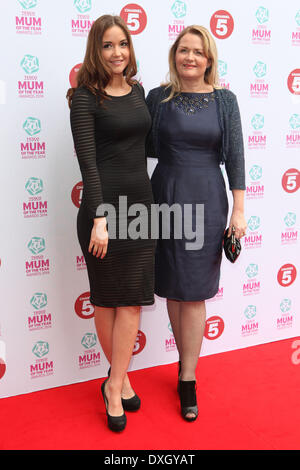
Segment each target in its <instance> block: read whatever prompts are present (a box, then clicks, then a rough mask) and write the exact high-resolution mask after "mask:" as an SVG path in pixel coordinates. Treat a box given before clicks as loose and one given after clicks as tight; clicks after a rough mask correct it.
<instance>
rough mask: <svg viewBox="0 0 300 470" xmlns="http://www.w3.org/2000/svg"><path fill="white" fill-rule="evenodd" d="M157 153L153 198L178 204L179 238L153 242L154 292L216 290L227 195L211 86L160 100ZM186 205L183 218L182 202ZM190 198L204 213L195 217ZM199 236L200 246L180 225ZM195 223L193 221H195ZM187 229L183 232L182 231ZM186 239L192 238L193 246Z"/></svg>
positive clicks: (173, 295) (196, 297) (180, 295)
mask: <svg viewBox="0 0 300 470" xmlns="http://www.w3.org/2000/svg"><path fill="white" fill-rule="evenodd" d="M158 133H159V143H160V144H159V159H158V164H157V166H156V168H155V170H154V173H153V175H152V188H153V194H154V199H155V202H156V203H157V204H159V205H161V204H164V203H166V204H168V205H169V206H172V205H173V204H177V205H179V206H180V207H181V209H182V214H183V215H184V217H183V218H182V235H183V236H182V238H178V239H177V238H176V237H175V236H174V232H172V231H171V237H170V239H167V238H165V239H164V238H163V237H162V236H160V239H159V240H158V243H157V252H156V265H155V293H156V294H157V295H159V296H160V297H166V298H168V299H173V300H180V301H201V300H205V299H209V298H211V297H214V295H215V294H216V293H217V292H218V287H219V280H220V265H221V258H222V238H223V234H224V230H225V228H226V221H227V214H228V201H227V194H226V188H225V182H224V178H223V175H222V172H221V169H220V166H219V161H220V149H221V144H222V132H221V129H220V125H219V120H218V112H217V103H216V99H215V92H212V93H181V94H180V95H179V96H177V97H175V98H173V99H172V100H170V101H169V102H167V103H165V104H164V105H163V110H162V116H161V120H160V125H159V129H158ZM185 204H186V205H190V207H191V217H190V220H188V217H186V214H189V213H188V212H185V209H184V205H185ZM196 204H199V205H201V204H202V205H203V208H204V219H203V218H201V217H200V218H199V219H198V221H197V218H196ZM184 219H185V220H186V221H187V222H189V223H188V226H190V229H191V232H194V233H195V234H196V233H198V238H199V240H202V241H203V246H202V247H201V249H187V244H191V245H190V248H197V246H198V242H197V240H196V235H195V237H194V240H193V239H192V237H191V234H189V232H188V231H185V230H184ZM196 224H198V226H197V225H196ZM187 235H188V236H187ZM192 243H195V245H194V246H193V245H192Z"/></svg>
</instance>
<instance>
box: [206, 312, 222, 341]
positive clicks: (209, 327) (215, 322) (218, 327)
mask: <svg viewBox="0 0 300 470" xmlns="http://www.w3.org/2000/svg"><path fill="white" fill-rule="evenodd" d="M224 327H225V325H224V321H223V319H222V318H221V317H219V316H217V315H214V316H212V317H210V318H208V319H207V320H206V322H205V330H204V336H205V338H206V339H210V340H213V339H217V338H219V337H220V336H221V334H222V333H223V331H224Z"/></svg>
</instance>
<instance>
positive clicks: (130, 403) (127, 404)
mask: <svg viewBox="0 0 300 470" xmlns="http://www.w3.org/2000/svg"><path fill="white" fill-rule="evenodd" d="M107 375H108V377H109V376H110V368H109V369H108V373H107ZM121 400H122V406H123V408H124V411H137V410H139V409H140V407H141V400H140V398H139V397H138V396H137V394H135V395H134V396H133V397H131V398H121Z"/></svg>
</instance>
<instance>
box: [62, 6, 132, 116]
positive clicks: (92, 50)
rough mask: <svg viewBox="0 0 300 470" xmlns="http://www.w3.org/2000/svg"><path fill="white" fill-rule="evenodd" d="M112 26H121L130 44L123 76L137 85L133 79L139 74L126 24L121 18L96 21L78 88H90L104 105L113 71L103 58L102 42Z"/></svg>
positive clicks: (71, 94) (79, 75) (68, 95)
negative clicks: (127, 61)
mask: <svg viewBox="0 0 300 470" xmlns="http://www.w3.org/2000/svg"><path fill="white" fill-rule="evenodd" d="M112 26H119V27H120V28H121V29H122V30H123V32H124V34H125V36H126V40H127V42H128V46H129V52H130V56H129V63H128V65H127V67H126V68H125V70H124V72H123V74H124V76H125V79H126V82H127V83H128V84H129V85H133V83H135V81H134V80H132V77H133V76H134V75H136V73H137V65H136V59H135V53H134V49H133V44H132V39H131V35H130V32H129V30H128V28H127V25H126V23H125V22H124V20H123V19H122V18H121V17H120V16H113V15H103V16H100V18H98V19H97V20H96V21H94V23H93V25H92V27H91V29H90V32H89V35H88V40H87V46H86V53H85V57H84V61H83V63H82V65H81V67H80V69H79V71H78V72H77V75H76V80H77V87H80V86H85V87H86V88H88V89H89V90H90V91H91V92H92V93H93V94H94V95H96V96H98V97H99V101H100V103H102V102H103V100H104V99H108V97H107V95H106V92H105V91H104V89H105V87H106V86H107V85H108V83H109V81H110V79H111V70H110V69H109V68H108V66H107V65H106V64H105V62H104V60H103V58H102V53H101V51H102V40H103V35H104V33H105V31H106V30H107V29H108V28H111V27H112ZM75 89H76V88H69V89H68V92H67V96H66V98H67V100H68V103H69V107H71V103H72V96H73V93H74V91H75Z"/></svg>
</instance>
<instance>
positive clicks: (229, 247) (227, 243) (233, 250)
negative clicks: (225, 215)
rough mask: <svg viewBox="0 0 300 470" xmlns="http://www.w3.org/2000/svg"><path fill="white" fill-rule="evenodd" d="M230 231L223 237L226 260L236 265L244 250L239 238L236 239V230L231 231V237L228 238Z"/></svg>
mask: <svg viewBox="0 0 300 470" xmlns="http://www.w3.org/2000/svg"><path fill="white" fill-rule="evenodd" d="M228 230H229V228H227V229H226V230H225V233H224V236H223V248H224V253H225V256H226V258H227V259H229V261H231V263H235V262H236V260H237V259H238V257H239V255H240V253H241V250H242V247H241V242H240V240H239V239H238V238H235V235H234V228H233V229H232V231H231V236H230V237H228Z"/></svg>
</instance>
